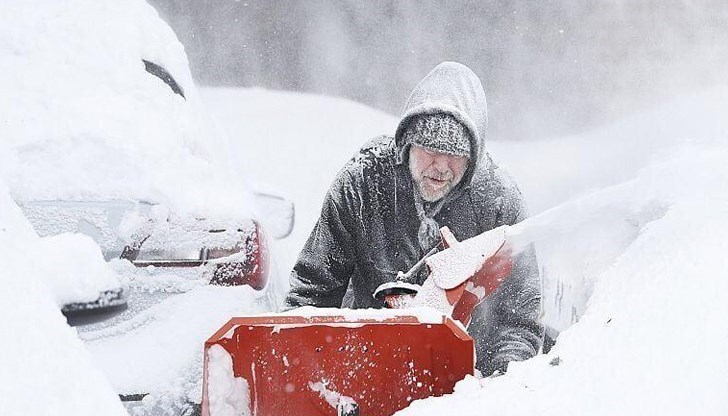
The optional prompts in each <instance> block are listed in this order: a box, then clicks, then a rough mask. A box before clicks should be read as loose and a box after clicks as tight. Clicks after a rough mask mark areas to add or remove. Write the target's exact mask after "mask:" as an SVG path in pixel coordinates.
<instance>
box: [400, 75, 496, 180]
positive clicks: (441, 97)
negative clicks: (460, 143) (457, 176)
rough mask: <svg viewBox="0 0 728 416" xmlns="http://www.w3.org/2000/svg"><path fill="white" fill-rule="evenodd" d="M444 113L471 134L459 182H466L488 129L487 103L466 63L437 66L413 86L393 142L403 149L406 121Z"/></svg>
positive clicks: (481, 154)
mask: <svg viewBox="0 0 728 416" xmlns="http://www.w3.org/2000/svg"><path fill="white" fill-rule="evenodd" d="M434 113H448V114H451V115H452V116H453V117H455V118H456V119H458V120H459V121H460V122H461V123H463V124H464V125H465V127H467V128H468V130H470V133H471V143H470V144H471V146H470V147H471V158H470V165H469V166H468V170H467V171H466V173H465V176H464V177H463V181H462V183H463V184H469V183H470V181H471V179H472V177H473V172H474V171H475V169H476V167H477V166H478V165H480V164H482V163H483V160H484V159H485V154H486V150H485V136H486V130H487V128H488V104H487V103H486V100H485V91H484V90H483V85H482V84H481V83H480V79H479V78H478V76H477V75H475V73H474V72H473V71H472V70H471V69H470V68H468V67H467V66H465V65H463V64H460V63H457V62H443V63H441V64H439V65H437V66H436V67H435V68H434V69H433V70H432V71H430V73H429V74H427V76H425V78H424V79H422V81H420V83H419V84H417V86H416V87H415V89H414V90H413V91H412V94H410V97H409V98H408V99H407V102H406V103H405V105H404V109H403V110H402V116H401V118H400V121H399V125H397V131H396V133H395V136H394V137H395V143H396V144H397V146H398V147H399V148H400V149H403V148H404V146H405V145H406V144H407V143H404V140H403V135H404V131H405V129H406V128H407V125H408V124H409V123H410V121H411V120H412V119H413V118H414V117H415V116H418V115H424V114H434Z"/></svg>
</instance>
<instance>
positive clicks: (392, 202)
mask: <svg viewBox="0 0 728 416" xmlns="http://www.w3.org/2000/svg"><path fill="white" fill-rule="evenodd" d="M453 79H455V80H459V83H458V82H455V81H453ZM441 83H445V85H449V86H450V88H446V87H445V86H443V85H442V84H441ZM476 83H477V84H476ZM463 92H465V93H463ZM410 104H411V105H410ZM438 109H439V111H440V112H443V111H444V112H448V113H450V114H453V115H454V116H456V117H458V118H459V119H460V120H465V118H467V120H468V121H467V123H465V122H464V123H465V124H466V126H468V128H469V129H471V132H473V134H472V136H473V138H474V139H473V141H474V143H472V145H473V146H471V147H472V151H473V152H477V153H474V155H477V156H476V157H474V158H473V159H471V160H474V161H475V163H471V166H470V167H469V169H468V170H469V172H470V173H469V176H468V177H467V178H465V177H464V178H463V182H461V184H460V185H459V186H458V187H457V188H456V189H454V190H453V191H451V192H450V193H449V194H448V195H447V196H446V198H448V200H447V201H446V204H445V205H444V206H443V208H442V209H441V210H439V211H438V212H437V213H436V214H435V215H434V219H435V220H436V221H437V223H438V224H439V225H441V226H445V225H446V226H448V227H449V228H450V230H451V231H452V232H453V234H454V235H455V237H456V238H458V239H459V240H464V239H467V238H470V237H474V236H476V235H478V234H480V233H483V232H485V231H488V230H491V229H493V228H496V227H498V226H500V225H504V224H508V225H511V224H515V223H517V222H519V221H521V220H523V219H524V218H525V215H526V210H525V206H524V204H523V199H522V197H521V193H520V191H519V190H518V188H517V186H516V185H515V183H514V182H513V181H512V180H511V179H510V178H509V177H508V175H507V174H506V173H505V172H504V171H503V170H502V169H500V168H498V166H497V165H496V164H495V163H493V162H492V160H491V159H490V157H489V156H488V155H487V152H486V151H485V146H484V138H485V128H486V125H487V116H486V112H487V111H486V108H485V94H484V93H483V89H482V86H481V85H480V81H479V80H478V79H477V77H476V76H475V74H473V73H472V71H470V70H469V69H467V67H465V66H463V65H460V64H455V63H444V64H441V65H439V66H438V67H436V68H435V69H434V70H433V71H432V72H431V73H430V74H429V75H428V76H427V77H425V79H424V80H423V81H422V82H421V83H420V84H419V85H418V87H417V88H415V90H414V92H413V93H412V96H411V97H410V99H409V100H408V105H407V106H405V110H404V112H403V116H402V121H401V122H400V124H399V127H398V128H397V135H395V137H390V136H381V137H378V138H376V139H374V140H372V141H371V142H369V143H368V144H366V145H365V146H364V147H363V148H362V149H361V150H360V151H359V153H358V154H357V155H355V156H354V158H352V159H351V160H350V161H349V162H348V163H347V164H346V165H345V166H344V168H343V169H342V170H341V171H340V172H339V174H338V175H337V177H336V179H335V181H334V183H333V184H332V186H331V188H330V189H329V191H328V193H327V195H326V197H325V199H324V203H323V207H322V210H321V216H320V218H319V220H318V222H317V223H316V225H315V227H314V229H313V231H312V232H311V235H310V236H309V239H308V240H307V242H306V244H305V245H304V247H303V249H302V251H301V254H300V256H299V258H298V261H297V263H296V265H295V266H294V269H293V272H292V274H291V289H290V291H289V293H288V296H287V298H286V302H287V303H288V305H289V306H305V305H312V306H318V307H351V308H371V307H374V308H381V307H383V306H384V305H383V304H382V303H381V302H379V301H377V300H375V299H374V298H373V297H372V294H373V293H374V290H375V289H376V288H377V287H378V286H379V285H380V284H382V283H386V282H391V281H394V280H395V279H396V276H397V271H400V270H401V271H406V270H408V269H409V268H411V267H412V265H413V264H415V263H416V262H417V261H418V260H419V259H420V258H421V257H422V256H423V255H424V251H423V249H422V248H421V247H420V244H419V243H418V229H419V226H420V220H419V218H418V215H417V211H416V208H415V192H414V186H415V185H414V183H413V180H412V177H411V174H410V172H409V167H408V166H407V163H404V161H403V157H402V156H403V153H404V150H405V149H406V147H407V144H406V143H401V142H398V140H397V137H399V138H401V133H402V131H403V126H406V123H407V122H408V120H409V119H410V118H411V117H414V116H417V115H419V114H428V113H430V112H437V111H436V110H438ZM425 278H426V271H424V270H423V272H422V273H420V274H419V275H418V276H417V281H416V282H415V283H419V284H422V283H423V281H424V279H425ZM540 311H541V284H540V278H539V273H538V265H537V262H536V257H535V253H534V250H533V248H532V247H531V248H529V249H528V250H525V251H524V252H522V253H521V254H520V255H518V256H517V258H516V259H515V263H514V269H513V272H512V273H511V276H510V277H509V278H508V279H507V280H506V281H505V282H504V283H503V285H502V286H501V287H500V288H499V289H498V290H497V291H496V292H495V293H494V294H493V295H492V296H490V297H489V298H488V299H486V300H485V302H483V304H481V305H480V306H479V307H478V308H477V309H476V311H475V312H474V314H473V320H472V322H471V324H470V327H469V328H468V331H469V333H470V334H471V335H472V336H473V338H474V339H475V341H476V352H477V355H478V364H477V366H478V368H479V369H480V370H481V371H482V372H484V373H485V374H489V373H492V372H493V371H494V370H496V369H504V368H505V366H506V364H507V363H508V362H509V361H513V360H524V359H527V358H530V357H532V356H534V355H535V354H536V353H537V352H538V350H539V348H540V346H541V343H542V332H543V328H542V326H541V324H540V322H539V314H540Z"/></svg>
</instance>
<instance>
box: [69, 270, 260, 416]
mask: <svg viewBox="0 0 728 416" xmlns="http://www.w3.org/2000/svg"><path fill="white" fill-rule="evenodd" d="M132 284H133V283H132ZM137 295H138V296H140V297H142V296H144V293H137ZM260 296H261V294H260V292H256V291H254V290H253V289H252V288H250V287H248V286H242V287H219V286H209V285H204V286H196V287H195V286H193V288H192V289H191V290H189V291H188V292H186V293H178V294H175V295H174V296H169V295H166V296H165V294H164V293H161V294H160V293H151V294H149V295H147V297H149V298H150V302H152V303H153V304H152V306H150V307H148V308H147V309H145V310H143V311H140V312H138V313H135V314H134V315H133V317H131V318H130V319H123V320H121V321H120V322H117V323H115V324H114V325H110V326H107V327H104V328H101V329H91V330H86V329H84V332H82V333H81V338H82V339H83V340H84V341H85V342H86V346H87V348H88V349H89V351H90V352H91V354H92V355H93V359H94V362H95V363H96V365H97V366H98V367H99V368H100V369H101V370H102V371H103V372H104V373H105V374H106V375H107V377H108V378H109V380H110V381H111V384H112V385H113V386H114V389H115V390H116V391H117V392H118V393H119V394H140V393H150V395H151V396H150V397H149V398H145V401H148V402H149V406H150V407H152V406H162V407H163V406H165V405H167V404H165V403H161V404H160V403H152V402H155V401H164V400H166V399H169V400H185V399H189V400H191V401H192V402H195V403H200V400H201V394H202V390H201V387H200V384H199V383H200V381H201V380H202V350H203V345H204V343H205V340H207V338H208V337H209V336H210V335H212V334H213V333H214V332H215V331H216V330H217V329H219V328H220V327H221V326H222V325H223V324H224V323H225V322H227V321H228V320H229V319H230V318H231V317H233V316H241V315H252V314H257V313H262V312H264V311H266V310H267V304H266V303H265V302H263V300H264V299H260ZM259 301H260V304H259ZM179 404H180V403H169V406H175V405H179Z"/></svg>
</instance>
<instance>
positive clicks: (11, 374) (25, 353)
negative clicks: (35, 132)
mask: <svg viewBox="0 0 728 416" xmlns="http://www.w3.org/2000/svg"><path fill="white" fill-rule="evenodd" d="M66 243H67V241H63V240H62V239H61V240H58V239H55V240H45V239H43V240H41V239H39V238H38V237H37V236H36V235H35V233H34V232H33V230H32V228H31V226H30V224H28V222H27V221H26V220H25V219H24V218H23V216H22V214H21V212H20V209H19V208H18V207H17V206H16V205H15V203H14V202H13V201H12V200H11V199H10V196H9V195H8V192H7V188H6V187H5V185H4V184H3V183H2V182H1V181H0V264H2V272H0V286H2V290H0V315H1V316H2V317H3V318H2V319H1V320H0V333H1V334H3V336H1V337H0V356H1V357H3V358H2V369H3V380H2V381H0V397H2V400H0V414H3V415H17V416H20V415H48V416H51V415H79V416H84V415H89V416H90V415H98V414H104V415H126V412H125V411H124V408H123V407H122V405H121V403H120V402H119V399H118V396H116V394H115V393H114V391H113V390H112V389H111V386H110V385H109V384H108V382H107V381H106V379H105V378H104V377H103V375H102V374H101V373H100V372H99V371H98V370H97V369H96V368H94V367H93V366H92V364H91V360H90V356H89V354H88V352H87V351H86V350H85V348H84V346H83V344H82V343H81V342H80V341H79V339H78V337H77V335H76V332H75V331H74V330H73V329H71V328H70V327H69V326H68V325H67V324H66V321H65V318H64V317H63V315H61V313H60V309H59V307H58V301H57V300H56V297H55V296H54V294H53V293H51V291H50V290H49V289H48V287H47V286H46V285H45V284H44V283H43V282H44V281H45V280H47V279H48V277H49V276H48V275H47V274H48V272H49V269H48V268H47V267H46V266H48V264H45V261H44V259H43V257H40V258H39V257H38V256H37V255H35V254H36V253H39V252H48V251H51V252H56V253H58V255H63V254H70V253H72V251H69V249H68V246H67V245H66ZM97 250H98V248H97ZM76 254H78V255H79V256H85V255H86V254H89V253H87V252H82V253H76ZM76 260H77V261H79V262H83V261H84V260H85V258H84V257H77V258H76ZM89 261H90V262H91V263H93V261H94V256H93V255H92V256H91V257H89ZM63 264H64V263H60V264H58V265H57V266H56V267H57V268H56V269H54V270H55V271H56V272H57V273H58V274H60V275H64V274H69V273H71V271H69V270H65V269H64V268H63V267H64V266H63ZM71 270H72V271H74V272H78V271H79V270H78V268H75V267H74V268H73V269H71ZM97 295H98V293H97Z"/></svg>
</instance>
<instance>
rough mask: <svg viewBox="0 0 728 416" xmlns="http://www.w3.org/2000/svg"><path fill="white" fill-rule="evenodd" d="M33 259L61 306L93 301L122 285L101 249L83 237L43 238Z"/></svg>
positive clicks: (71, 235)
mask: <svg viewBox="0 0 728 416" xmlns="http://www.w3.org/2000/svg"><path fill="white" fill-rule="evenodd" d="M32 257H33V259H34V262H35V268H36V270H37V273H38V276H39V277H40V278H42V279H43V281H44V282H45V283H46V284H47V285H48V287H50V289H51V291H52V292H53V294H54V295H55V297H56V300H57V302H58V305H59V306H63V305H66V304H69V303H75V302H93V301H95V300H97V299H98V298H99V294H100V293H101V292H104V291H107V290H113V289H118V288H119V287H120V286H121V284H120V283H119V278H118V276H117V275H116V273H114V271H113V269H112V268H111V267H109V265H108V264H107V263H106V261H104V257H103V255H102V254H101V249H100V248H99V246H98V245H97V244H96V243H95V242H94V241H93V240H92V239H91V238H90V237H87V236H85V235H82V234H60V235H57V236H52V237H46V238H42V239H40V240H39V241H38V244H37V246H36V247H35V249H34V250H33V256H32Z"/></svg>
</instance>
